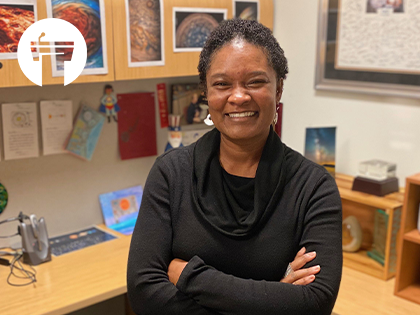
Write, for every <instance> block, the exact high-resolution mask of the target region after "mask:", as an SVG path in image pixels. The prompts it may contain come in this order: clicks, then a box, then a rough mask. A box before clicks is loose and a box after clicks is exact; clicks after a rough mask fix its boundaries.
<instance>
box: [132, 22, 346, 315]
mask: <svg viewBox="0 0 420 315" xmlns="http://www.w3.org/2000/svg"><path fill="white" fill-rule="evenodd" d="M198 69H199V72H200V80H201V84H202V86H203V90H204V92H205V93H206V96H207V100H208V106H209V112H210V115H211V119H212V121H213V122H214V126H215V128H214V129H213V130H212V131H210V132H208V133H207V134H205V135H204V136H203V137H202V138H201V139H200V140H198V141H197V142H196V143H195V144H192V145H190V146H187V147H183V148H179V149H175V150H170V151H168V152H166V153H165V154H163V155H162V156H160V157H159V158H158V159H157V160H156V162H155V165H154V166H153V168H152V170H151V171H150V174H149V177H148V179H147V182H146V185H145V189H144V194H143V198H142V203H141V206H140V212H139V218H138V220H137V223H136V227H135V230H134V233H133V238H132V243H131V247H130V255H129V260H128V274H127V282H128V295H129V299H130V303H131V306H132V308H133V309H134V311H135V312H136V313H137V314H238V315H239V314H240V315H243V314H259V313H261V314H268V315H270V314H287V315H293V314H311V315H317V314H328V315H329V314H331V310H332V308H333V306H334V303H335V300H336V297H337V293H338V288H339V285H340V279H341V268H342V249H341V235H342V223H341V200H340V196H339V193H338V190H337V187H336V185H335V181H334V179H333V178H332V177H331V176H330V175H329V174H328V172H327V171H326V170H325V169H324V168H323V167H321V166H319V165H317V164H314V163H313V162H311V161H309V160H307V159H305V158H304V157H303V156H302V155H301V154H299V153H297V152H295V151H293V150H292V149H290V148H288V147H287V146H286V145H284V144H283V143H282V142H281V140H280V138H279V137H278V136H277V134H276V133H275V132H274V131H273V128H272V123H273V121H274V120H275V119H276V117H275V113H276V106H277V104H278V103H279V102H280V98H281V95H282V91H283V80H284V79H285V78H286V74H287V72H288V68H287V60H286V58H285V57H284V52H283V50H282V49H281V48H280V46H279V44H278V42H277V40H276V39H275V38H274V37H273V35H272V34H271V31H270V30H269V29H267V28H266V27H264V26H263V25H261V24H259V23H258V22H256V21H245V20H230V21H225V22H222V23H221V25H220V26H219V27H218V28H216V29H215V30H214V31H213V32H212V33H211V34H210V36H209V38H208V39H207V42H206V44H205V46H204V48H203V51H202V52H201V55H200V63H199V66H198Z"/></svg>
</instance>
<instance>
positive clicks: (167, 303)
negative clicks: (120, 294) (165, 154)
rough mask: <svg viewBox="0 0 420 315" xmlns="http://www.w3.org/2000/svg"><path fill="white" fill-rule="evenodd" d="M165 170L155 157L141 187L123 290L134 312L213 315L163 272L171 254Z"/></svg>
mask: <svg viewBox="0 0 420 315" xmlns="http://www.w3.org/2000/svg"><path fill="white" fill-rule="evenodd" d="M168 176H169V171H168V170H167V169H166V168H165V166H164V164H163V163H162V161H161V160H160V159H159V158H158V159H157V161H156V163H155V164H154V166H153V167H152V169H151V171H150V173H149V176H148V179H147V182H146V185H145V187H144V192H143V197H142V202H141V206H140V211H139V215H138V219H137V222H136V226H135V228H134V232H133V236H132V240H131V245H130V251H129V258H128V269H127V293H128V298H129V301H130V305H131V307H132V309H133V310H134V312H135V313H136V314H159V315H160V314H168V315H171V314H197V315H211V314H216V313H214V312H212V311H211V310H207V309H206V308H205V307H203V306H200V305H199V304H198V303H197V302H196V301H194V300H193V299H192V298H191V297H188V296H187V295H185V294H184V293H182V292H180V291H179V290H178V289H177V288H176V287H175V286H174V285H173V284H172V283H171V282H170V281H169V278H168V275H167V270H168V265H169V263H170V262H171V260H172V259H173V257H172V250H171V249H172V227H171V215H170V206H169V198H170V197H169V190H170V187H169V181H168Z"/></svg>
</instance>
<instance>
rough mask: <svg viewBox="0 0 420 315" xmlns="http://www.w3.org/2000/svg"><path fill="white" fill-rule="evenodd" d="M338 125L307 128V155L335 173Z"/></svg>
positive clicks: (331, 172)
mask: <svg viewBox="0 0 420 315" xmlns="http://www.w3.org/2000/svg"><path fill="white" fill-rule="evenodd" d="M336 129H337V128H336V127H326V128H306V140H305V154H304V155H305V157H306V158H307V159H309V160H311V161H313V162H315V163H317V164H319V165H322V166H324V167H325V168H326V169H327V171H328V172H329V173H330V174H331V175H332V176H334V175H335V138H336V137H335V134H336Z"/></svg>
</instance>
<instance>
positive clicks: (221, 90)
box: [206, 39, 282, 140]
mask: <svg viewBox="0 0 420 315" xmlns="http://www.w3.org/2000/svg"><path fill="white" fill-rule="evenodd" d="M206 79H207V100H208V105H209V113H210V115H211V119H212V121H213V123H214V125H215V127H216V128H217V129H218V130H219V131H220V132H221V134H222V136H225V137H227V138H228V139H230V140H243V139H253V138H265V137H266V136H267V135H268V132H269V126H270V124H271V123H272V122H273V119H274V115H275V111H276V104H277V103H278V102H279V101H280V97H281V91H282V81H281V80H280V82H277V80H276V73H275V71H274V70H273V68H272V67H271V66H270V65H269V64H268V60H267V56H266V54H265V53H264V52H263V50H262V49H261V48H259V47H257V46H255V45H252V44H250V43H248V42H246V41H245V40H240V39H239V40H238V39H234V40H233V41H232V42H231V43H229V44H227V45H226V46H225V47H223V48H221V49H220V50H219V51H218V52H217V53H216V54H215V55H214V56H213V58H212V61H211V64H210V68H209V70H208V71H207V76H206Z"/></svg>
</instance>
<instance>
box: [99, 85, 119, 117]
mask: <svg viewBox="0 0 420 315" xmlns="http://www.w3.org/2000/svg"><path fill="white" fill-rule="evenodd" d="M99 111H101V112H103V113H106V116H107V117H108V122H111V115H112V117H113V118H114V120H115V121H118V120H117V112H119V111H120V107H119V106H118V104H117V98H116V97H115V94H114V89H113V88H112V85H109V84H107V85H105V88H104V95H103V96H102V98H101V106H100V107H99Z"/></svg>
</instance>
